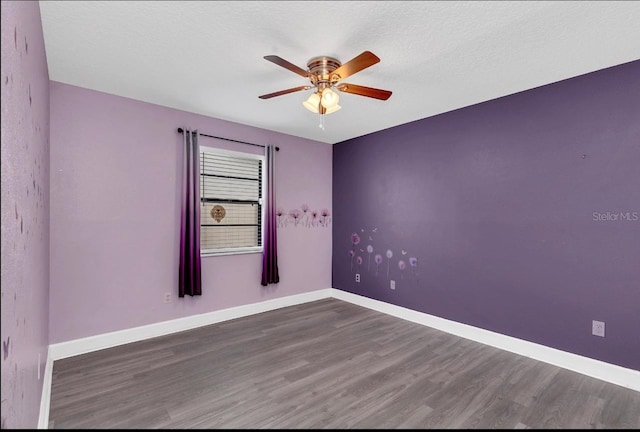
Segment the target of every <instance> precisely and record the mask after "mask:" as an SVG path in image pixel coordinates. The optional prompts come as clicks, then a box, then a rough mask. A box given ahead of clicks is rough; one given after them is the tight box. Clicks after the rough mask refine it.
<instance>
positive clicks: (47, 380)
mask: <svg viewBox="0 0 640 432" xmlns="http://www.w3.org/2000/svg"><path fill="white" fill-rule="evenodd" d="M38 367H40V365H38ZM52 379H53V359H52V358H51V347H49V349H48V350H47V362H46V363H45V367H44V376H43V380H42V397H41V398H40V417H39V418H38V429H48V428H49V408H50V406H51V381H52Z"/></svg>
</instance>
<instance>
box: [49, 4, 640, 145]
mask: <svg viewBox="0 0 640 432" xmlns="http://www.w3.org/2000/svg"><path fill="white" fill-rule="evenodd" d="M40 8H41V13H42V23H43V29H44V39H45V45H46V52H47V61H48V64H49V76H50V78H51V80H54V81H59V82H63V83H68V84H73V85H76V86H80V87H85V88H90V89H94V90H98V91H102V92H107V93H111V94H115V95H120V96H125V97H129V98H133V99H138V100H142V101H146V102H151V103H154V104H159V105H164V106H168V107H172V108H177V109H181V110H185V111H190V112H194V113H198V114H203V115H207V116H211V117H216V118H220V119H224V120H230V121H234V122H238V123H242V124H247V125H251V126H256V127H260V128H264V129H269V130H273V131H278V132H283V133H287V134H291V135H295V136H300V137H305V138H310V139H314V140H317V141H322V142H326V143H331V144H334V143H337V142H340V141H344V140H346V139H349V138H354V137H357V136H361V135H366V134H368V133H372V132H376V131H378V130H382V129H386V128H389V127H392V126H396V125H399V124H403V123H407V122H410V121H413V120H418V119H421V118H425V117H429V116H432V115H436V114H440V113H443V112H446V111H450V110H453V109H457V108H461V107H464V106H468V105H473V104H476V103H479V102H482V101H486V100H490V99H494V98H497V97H501V96H505V95H508V94H511V93H516V92H519V91H522V90H527V89H530V88H534V87H538V86H541V85H544V84H548V83H552V82H556V81H559V80H562V79H566V78H570V77H574V76H577V75H581V74H584V73H588V72H592V71H595V70H598V69H602V68H606V67H609V66H614V65H617V64H621V63H626V62H628V61H632V60H637V59H640V43H639V41H640V2H633V1H631V2H614V1H602V2H598V1H586V2H585V1H577V2H571V1H562V2H560V1H558V2H540V1H534V2H526V1H513V2H511V1H497V2H489V1H472V2H456V1H443V2H438V1H408V2H400V1H388V2H387V1H373V2H367V1H355V2H349V1H337V2H327V1H302V2H293V1H265V2H260V1H246V2H241V1H230V2H225V1H193V2H190V1H176V2H173V1H140V2H136V1H122V2H119V1H105V2H100V1H43V2H40ZM366 50H369V51H372V52H373V53H374V54H376V55H377V56H378V57H380V59H381V61H380V63H377V64H375V65H373V66H371V67H369V68H367V69H365V70H363V71H361V72H358V73H357V74H354V75H352V76H351V77H349V78H347V79H345V80H344V82H348V83H353V84H359V85H364V86H368V87H377V88H382V89H386V90H391V91H392V92H393V95H392V96H391V98H390V99H389V100H387V101H380V100H376V99H371V98H367V97H362V96H356V95H351V94H346V93H341V99H340V105H341V106H342V110H340V111H338V112H336V113H334V114H330V115H327V116H325V130H322V129H320V128H319V127H318V125H319V118H320V116H319V115H317V114H315V115H314V114H312V113H310V112H309V111H307V110H306V109H304V108H303V106H302V102H303V101H304V100H305V99H306V97H308V95H309V94H310V93H311V90H308V91H304V92H297V93H290V94H287V95H283V96H279V97H276V98H272V99H268V100H262V99H258V96H259V95H262V94H266V93H271V92H275V91H278V90H283V89H288V88H291V87H297V86H301V85H305V84H307V83H308V81H307V80H306V79H305V78H303V77H301V76H299V75H296V74H295V73H293V72H291V71H288V70H286V69H284V68H282V67H280V66H277V65H275V64H273V63H271V62H268V61H266V60H264V59H263V57H264V56H265V55H278V56H280V57H282V58H284V59H286V60H288V61H289V62H291V63H293V64H295V65H297V66H299V67H301V68H303V69H306V63H307V61H308V60H309V59H310V58H312V57H316V56H320V55H327V56H331V57H335V58H337V59H339V60H340V61H342V62H343V63H345V62H346V61H348V60H350V59H352V58H353V57H355V56H357V55H358V54H360V53H362V52H363V51H366ZM205 132H207V131H205ZM211 132H215V131H211Z"/></svg>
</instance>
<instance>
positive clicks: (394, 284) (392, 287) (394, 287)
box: [390, 280, 396, 290]
mask: <svg viewBox="0 0 640 432" xmlns="http://www.w3.org/2000/svg"><path fill="white" fill-rule="evenodd" d="M390 288H391V289H392V290H394V289H396V281H394V280H392V281H391V284H390Z"/></svg>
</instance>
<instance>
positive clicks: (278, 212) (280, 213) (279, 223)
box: [276, 208, 284, 226]
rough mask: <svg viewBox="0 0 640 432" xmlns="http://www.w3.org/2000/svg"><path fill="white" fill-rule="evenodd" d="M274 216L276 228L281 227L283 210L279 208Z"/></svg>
mask: <svg viewBox="0 0 640 432" xmlns="http://www.w3.org/2000/svg"><path fill="white" fill-rule="evenodd" d="M276 215H277V216H278V226H283V225H282V215H284V209H282V208H279V209H278V210H276Z"/></svg>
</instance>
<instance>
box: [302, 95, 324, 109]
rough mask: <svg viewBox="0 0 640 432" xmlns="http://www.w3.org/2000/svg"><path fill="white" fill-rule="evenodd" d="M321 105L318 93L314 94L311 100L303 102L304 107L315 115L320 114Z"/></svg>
mask: <svg viewBox="0 0 640 432" xmlns="http://www.w3.org/2000/svg"><path fill="white" fill-rule="evenodd" d="M319 103H320V96H319V95H318V94H317V93H313V94H312V95H311V96H309V98H308V99H307V100H306V101H304V102H302V106H304V107H305V108H306V109H308V110H309V111H311V112H312V113H314V114H318V104H319Z"/></svg>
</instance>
